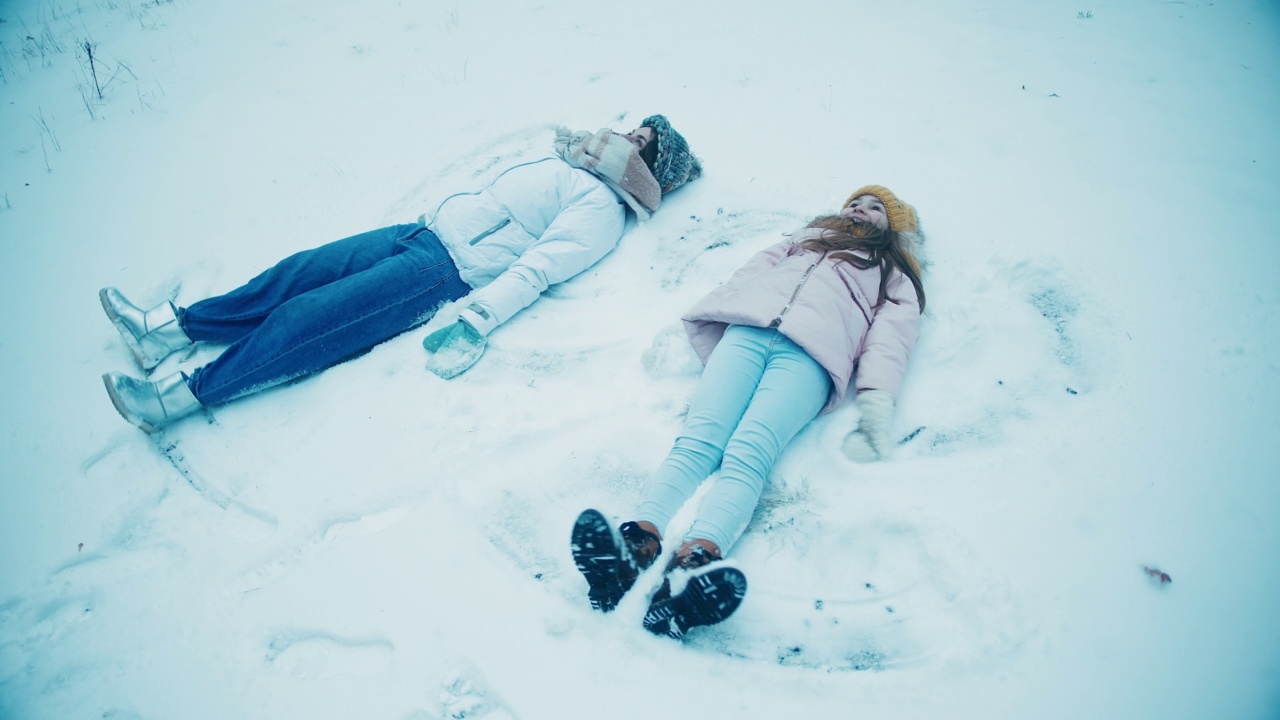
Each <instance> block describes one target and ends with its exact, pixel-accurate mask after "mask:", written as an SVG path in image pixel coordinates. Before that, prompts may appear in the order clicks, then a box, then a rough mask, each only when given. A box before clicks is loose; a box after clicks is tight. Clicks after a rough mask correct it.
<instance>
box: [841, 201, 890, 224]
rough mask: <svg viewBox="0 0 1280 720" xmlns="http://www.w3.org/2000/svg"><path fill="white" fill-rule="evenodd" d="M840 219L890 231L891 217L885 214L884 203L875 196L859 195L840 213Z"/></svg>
mask: <svg viewBox="0 0 1280 720" xmlns="http://www.w3.org/2000/svg"><path fill="white" fill-rule="evenodd" d="M840 217H842V218H844V219H846V220H853V221H856V222H864V223H867V224H868V225H874V226H875V227H877V228H880V230H882V231H883V230H888V229H889V216H888V215H886V214H885V212H884V203H882V202H880V201H879V200H878V199H877V198H876V196H875V195H859V196H858V197H856V198H854V199H853V202H851V203H849V204H848V205H847V206H846V207H845V209H843V210H841V211H840Z"/></svg>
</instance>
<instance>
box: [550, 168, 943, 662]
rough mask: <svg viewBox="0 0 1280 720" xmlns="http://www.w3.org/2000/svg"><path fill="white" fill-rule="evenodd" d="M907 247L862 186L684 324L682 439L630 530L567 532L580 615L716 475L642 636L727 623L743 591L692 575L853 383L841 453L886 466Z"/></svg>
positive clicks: (909, 220) (650, 549) (719, 569)
mask: <svg viewBox="0 0 1280 720" xmlns="http://www.w3.org/2000/svg"><path fill="white" fill-rule="evenodd" d="M922 243H923V236H922V234H921V233H920V229H919V221H918V218H917V216H916V212H915V208H913V207H912V206H910V205H908V204H906V203H904V202H902V201H901V200H899V199H898V198H897V196H895V195H894V194H893V193H892V192H890V191H889V190H888V189H887V188H884V187H881V186H879V185H868V186H866V187H863V188H860V189H859V190H857V191H855V192H854V193H853V195H851V196H850V197H849V199H848V200H847V201H846V203H845V206H844V209H842V210H841V211H840V213H839V214H838V215H831V216H826V217H820V218H818V219H816V220H814V221H813V222H812V223H810V224H809V225H808V226H807V227H805V228H803V229H801V230H799V231H797V232H795V233H794V234H792V235H791V236H790V237H789V238H788V239H787V240H784V241H783V242H780V243H778V244H776V245H774V246H772V247H770V248H767V249H766V250H764V251H762V252H760V253H758V254H757V255H756V256H755V257H753V258H752V259H751V260H750V261H749V262H747V264H746V265H744V266H742V267H741V268H739V269H738V271H737V272H735V273H734V274H733V276H732V277H731V278H730V279H729V281H728V282H727V283H725V284H724V285H721V286H720V287H719V288H717V289H716V290H714V291H713V292H712V293H711V294H710V295H708V296H706V297H705V298H703V299H702V300H701V301H700V302H698V303H697V304H696V305H695V306H694V307H693V309H691V310H690V311H689V312H688V314H686V315H685V316H684V323H685V328H686V329H687V330H688V333H689V338H690V341H691V342H692V344H693V347H694V349H695V350H697V352H698V354H699V355H700V356H701V357H702V359H703V361H704V362H705V363H706V369H705V370H704V371H703V375H702V379H701V380H700V381H699V383H698V388H697V391H696V392H695V393H694V396H693V400H692V401H691V402H690V405H689V413H688V416H687V417H686V420H685V426H684V430H683V431H682V432H681V434H680V436H679V437H677V438H676V441H675V445H674V447H672V449H671V452H670V453H669V454H668V455H667V458H666V460H665V461H664V462H663V463H662V465H661V466H660V467H659V468H658V471H657V473H656V474H655V475H654V476H653V478H652V479H651V480H650V482H649V484H648V486H647V487H646V490H645V493H644V499H643V500H642V502H641V503H640V505H639V506H638V507H637V508H636V509H635V511H634V513H633V514H632V518H633V520H632V521H630V522H626V523H624V524H623V525H622V526H621V527H620V528H618V529H614V528H613V527H611V525H610V523H609V522H608V520H606V519H605V517H604V515H603V514H601V513H600V512H599V511H597V510H586V511H584V512H583V513H582V514H581V515H579V516H578V520H577V522H576V523H575V525H574V528H573V538H572V548H573V554H574V561H575V563H576V564H577V566H578V569H579V570H580V571H581V572H582V574H583V575H584V576H586V579H587V584H588V587H589V590H588V597H589V598H590V600H591V604H592V607H594V608H596V609H597V610H601V611H603V612H609V611H610V610H613V609H614V607H615V606H617V604H618V602H619V601H620V600H621V599H622V596H623V595H624V594H625V593H626V592H627V591H628V590H630V589H631V587H632V586H633V585H634V584H635V582H636V579H637V577H638V576H639V573H640V572H641V571H643V570H644V569H646V568H648V567H649V566H651V565H652V564H653V563H654V561H655V560H656V559H657V558H658V556H659V555H660V554H661V553H662V533H663V530H664V528H665V527H666V526H667V524H668V523H669V522H670V521H671V518H672V517H673V516H674V515H675V514H676V511H677V510H679V509H680V507H681V506H682V505H683V504H684V503H685V502H686V501H687V500H688V499H689V498H690V497H692V495H693V493H694V491H695V490H696V489H697V488H698V486H699V485H700V484H701V483H702V482H703V480H705V479H706V478H707V477H708V476H709V475H710V474H711V473H712V472H714V471H715V470H716V468H717V467H719V469H720V479H719V480H718V481H717V482H716V483H715V485H714V486H713V487H712V488H711V489H710V491H709V492H708V493H707V494H706V496H705V497H704V498H703V500H702V502H701V505H700V506H699V507H698V512H697V517H696V519H695V521H694V523H693V526H692V527H690V528H689V531H688V533H687V534H686V535H685V536H684V538H683V539H682V541H681V544H680V547H679V548H678V549H677V550H676V552H675V554H674V555H673V556H672V558H671V561H670V563H669V564H668V565H667V567H666V573H667V577H666V578H664V580H663V583H662V586H661V587H660V588H659V589H658V591H657V593H656V594H655V595H654V596H653V599H652V601H651V602H650V605H649V610H648V612H647V613H646V614H645V617H644V626H645V628H647V629H648V630H650V631H651V632H654V633H656V634H667V635H670V636H671V637H676V638H679V637H682V636H683V635H684V633H685V631H687V630H688V629H689V628H691V627H694V626H698V625H709V624H712V623H716V622H719V621H721V620H723V619H725V618H726V617H728V616H729V615H730V614H731V613H733V611H734V610H736V609H737V607H738V605H739V604H740V603H741V602H742V598H743V595H744V594H745V593H746V589H747V584H746V578H745V577H744V576H743V575H742V573H741V571H739V570H737V569H736V568H732V567H727V566H723V565H721V566H714V565H713V566H711V567H706V566H708V565H709V564H711V563H714V562H715V561H717V560H720V559H721V558H722V557H723V554H724V552H725V551H726V550H728V549H729V548H730V547H732V546H733V543H734V542H735V541H737V539H738V537H739V536H740V535H741V534H742V532H743V531H744V530H745V529H746V527H747V523H748V522H749V521H750V520H751V516H752V513H753V512H754V511H755V507H756V504H757V503H758V502H759V500H760V494H761V492H762V491H763V489H764V484H765V480H766V479H767V478H768V475H769V471H770V469H771V468H772V467H773V465H774V462H775V461H777V459H778V456H779V455H780V454H781V453H782V450H783V448H785V447H786V445H787V443H789V442H790V441H791V439H792V438H794V437H795V436H796V434H797V433H799V432H800V430H801V429H802V428H804V426H805V425H807V424H808V423H809V422H810V421H811V420H813V419H814V418H815V417H816V416H817V415H818V414H819V413H823V412H827V411H830V410H832V409H833V408H835V407H836V406H837V405H838V404H839V403H840V401H841V399H842V398H843V397H844V396H845V394H846V393H847V391H848V389H849V385H850V382H851V381H852V380H853V378H854V370H855V368H856V370H857V380H856V385H855V387H856V391H857V399H856V404H857V406H858V409H859V411H860V412H861V416H860V419H859V421H858V427H857V428H856V429H855V430H854V431H853V432H851V433H850V434H849V436H848V438H847V439H846V440H845V442H844V448H843V449H844V452H845V454H846V455H848V456H849V457H850V459H853V460H857V461H868V460H877V459H882V458H884V457H886V455H887V454H888V452H889V450H890V448H891V446H892V442H891V440H890V438H889V434H888V433H889V421H890V417H891V415H892V414H893V408H894V398H895V397H896V395H897V394H898V391H899V390H900V388H901V386H902V379H903V375H904V374H905V372H906V366H907V360H908V358H909V357H910V355H911V352H912V350H913V349H914V348H915V344H916V339H917V337H918V336H919V328H920V314H921V312H923V310H924V302H925V301H924V288H923V286H922V285H921V281H920V274H921V269H920V264H919V262H918V261H917V259H916V258H917V257H918V256H919V255H920V251H921V249H922ZM673 571H679V572H673ZM673 579H676V582H675V583H673V582H672V580H673Z"/></svg>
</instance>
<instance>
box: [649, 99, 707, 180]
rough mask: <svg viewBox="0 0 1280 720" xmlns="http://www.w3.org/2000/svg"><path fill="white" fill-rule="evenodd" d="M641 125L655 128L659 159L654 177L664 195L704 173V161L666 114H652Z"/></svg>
mask: <svg viewBox="0 0 1280 720" xmlns="http://www.w3.org/2000/svg"><path fill="white" fill-rule="evenodd" d="M640 127H647V128H653V132H654V135H655V136H656V139H657V142H658V160H657V162H655V163H654V164H653V177H654V179H655V180H657V181H658V186H659V187H661V188H662V194H663V195H666V194H667V193H669V192H671V191H672V190H675V189H676V188H678V187H680V186H681V185H683V184H685V183H687V182H689V181H690V180H694V179H696V178H697V177H698V176H700V175H702V161H701V160H699V159H698V158H697V157H695V156H694V154H693V153H692V152H690V150H689V143H687V142H685V139H684V136H682V135H681V134H680V133H678V132H676V130H675V128H673V127H671V122H670V121H668V120H667V118H666V117H665V116H663V115H650V116H649V117H647V118H645V119H644V122H642V123H640Z"/></svg>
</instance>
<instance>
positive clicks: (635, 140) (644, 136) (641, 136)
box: [618, 127, 653, 150]
mask: <svg viewBox="0 0 1280 720" xmlns="http://www.w3.org/2000/svg"><path fill="white" fill-rule="evenodd" d="M618 134H619V135H622V137H624V138H626V139H627V142H629V143H631V144H632V145H635V146H636V150H643V149H644V148H645V146H646V145H648V144H649V143H651V142H653V128H651V127H642V128H636V129H635V130H633V131H631V132H629V133H626V134H623V133H618Z"/></svg>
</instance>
